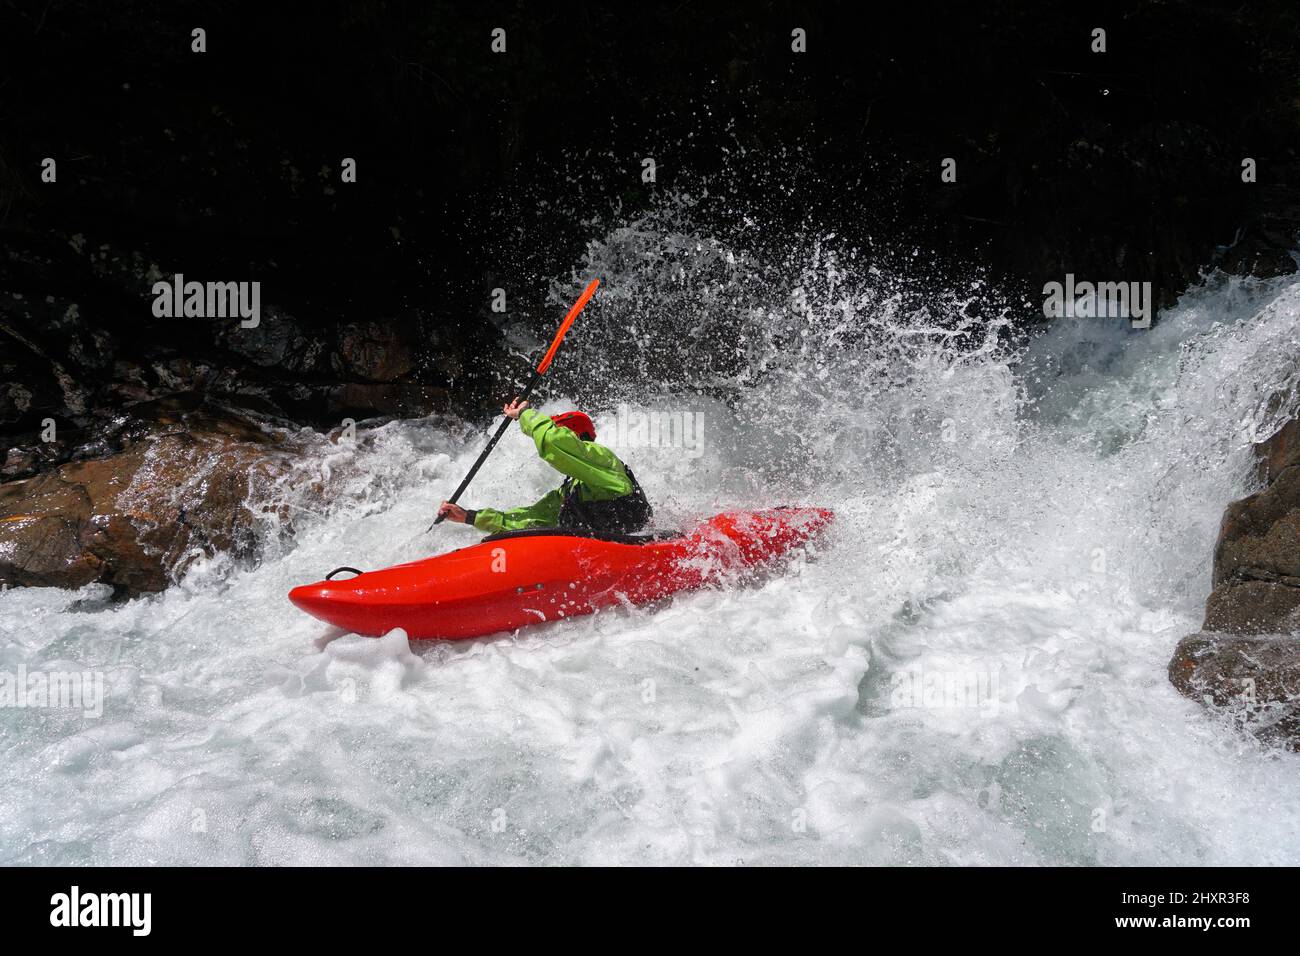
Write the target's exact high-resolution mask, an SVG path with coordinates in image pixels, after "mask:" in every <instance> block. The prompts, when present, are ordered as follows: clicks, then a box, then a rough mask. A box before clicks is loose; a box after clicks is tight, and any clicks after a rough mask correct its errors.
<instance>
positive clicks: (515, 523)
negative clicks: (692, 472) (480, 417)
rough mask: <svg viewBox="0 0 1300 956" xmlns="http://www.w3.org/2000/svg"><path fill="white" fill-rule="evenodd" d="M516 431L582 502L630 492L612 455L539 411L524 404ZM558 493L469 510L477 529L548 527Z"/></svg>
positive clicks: (557, 514) (553, 517)
mask: <svg viewBox="0 0 1300 956" xmlns="http://www.w3.org/2000/svg"><path fill="white" fill-rule="evenodd" d="M519 430H520V431H522V432H523V433H524V434H525V435H527V436H528V437H529V438H531V439H532V440H533V443H534V444H535V445H536V446H537V454H538V455H539V456H540V457H541V459H542V461H544V462H546V463H547V464H548V465H550V466H551V467H552V468H554V469H555V470H556V471H558V472H560V474H562V475H567V476H568V477H570V478H573V479H576V480H577V482H578V497H579V498H580V499H581V500H583V501H608V500H609V499H610V498H620V497H622V496H623V495H626V494H629V493H630V492H631V491H632V482H631V480H630V479H629V478H628V476H627V469H626V468H624V467H623V463H622V462H621V461H619V460H618V456H617V455H615V454H614V453H613V452H612V451H610V450H609V449H608V448H606V447H605V446H604V445H597V444H596V443H595V442H594V441H583V440H582V439H581V438H579V437H578V436H577V435H575V434H574V433H573V432H572V431H571V430H570V429H568V428H562V427H560V426H559V425H557V424H555V422H553V421H551V420H550V418H549V417H547V416H546V415H543V414H542V413H541V412H539V411H537V410H535V409H532V408H525V409H524V411H523V414H522V415H520V416H519ZM563 503H564V492H563V491H562V490H561V489H559V488H556V489H555V490H554V491H552V492H549V493H547V494H546V495H545V496H544V497H543V498H542V500H541V501H539V502H537V503H536V504H532V505H528V506H527V507H525V508H511V509H510V510H509V511H497V510H495V509H493V508H480V509H479V510H478V511H475V512H472V514H473V519H472V520H473V522H474V527H475V528H477V529H478V530H479V531H487V532H489V533H495V532H497V531H520V530H522V529H524V528H549V527H554V526H555V524H556V523H557V522H558V521H559V520H560V505H562V504H563Z"/></svg>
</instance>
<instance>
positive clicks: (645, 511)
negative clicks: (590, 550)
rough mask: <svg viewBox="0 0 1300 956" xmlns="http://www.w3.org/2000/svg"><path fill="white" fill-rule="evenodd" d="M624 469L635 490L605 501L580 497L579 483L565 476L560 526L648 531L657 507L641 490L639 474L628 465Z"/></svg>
mask: <svg viewBox="0 0 1300 956" xmlns="http://www.w3.org/2000/svg"><path fill="white" fill-rule="evenodd" d="M623 469H624V470H625V471H626V472H627V478H628V481H630V482H632V490H631V491H629V492H628V493H627V494H625V495H620V496H619V497H617V498H610V499H608V500H606V501H583V500H582V499H581V498H579V497H578V489H579V487H580V485H579V483H578V481H577V479H575V478H566V479H564V484H562V485H560V491H561V492H563V493H564V503H563V504H561V505H560V517H559V519H558V520H557V522H556V523H557V524H558V525H559V526H560V527H561V528H583V529H585V530H587V531H604V532H613V533H615V534H636V533H637V532H638V531H643V530H645V527H646V525H648V524H649V523H650V519H651V518H652V517H654V510H653V509H652V508H651V507H650V502H649V500H647V498H646V496H645V492H644V491H642V490H641V485H640V483H639V482H638V481H637V480H636V475H634V474H632V469H631V468H628V467H627V465H624V466H623Z"/></svg>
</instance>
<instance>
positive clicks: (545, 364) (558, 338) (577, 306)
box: [537, 279, 600, 375]
mask: <svg viewBox="0 0 1300 956" xmlns="http://www.w3.org/2000/svg"><path fill="white" fill-rule="evenodd" d="M598 285H600V280H599V279H592V280H591V282H590V283H589V284H588V285H587V288H585V289H583V290H582V295H580V296H579V297H578V301H577V302H575V303H573V308H571V309H570V310H569V314H568V315H566V316H565V317H564V321H563V322H561V323H560V331H558V332H556V333H555V341H554V342H552V343H551V347H550V348H549V349H547V350H546V355H545V357H543V359H542V361H541V364H540V365H538V366H537V374H538V375H541V374H542V373H543V372H545V371H546V370H547V368H549V367H550V364H551V359H553V358H555V353H556V352H558V351H559V350H560V343H561V342H563V341H564V334H565V333H566V332H568V331H569V326H571V325H572V324H573V320H574V319H576V318H577V317H578V313H579V312H581V311H582V310H583V308H584V307H585V306H586V304H587V303H588V302H590V301H591V297H592V296H593V295H595V294H596V286H598Z"/></svg>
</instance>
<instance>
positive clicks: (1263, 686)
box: [1169, 632, 1300, 749]
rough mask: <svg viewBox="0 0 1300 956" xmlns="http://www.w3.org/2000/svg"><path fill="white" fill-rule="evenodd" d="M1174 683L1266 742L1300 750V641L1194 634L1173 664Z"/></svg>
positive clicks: (1171, 676) (1181, 646)
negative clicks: (1221, 711)
mask: <svg viewBox="0 0 1300 956" xmlns="http://www.w3.org/2000/svg"><path fill="white" fill-rule="evenodd" d="M1169 681H1170V683H1172V684H1173V685H1174V687H1175V688H1177V689H1178V691H1179V693H1181V694H1183V695H1185V696H1187V697H1190V698H1191V699H1192V700H1197V701H1200V702H1201V703H1204V704H1206V705H1207V706H1214V707H1216V708H1221V709H1222V710H1223V711H1224V713H1225V714H1226V715H1228V716H1230V717H1231V718H1232V719H1233V720H1235V721H1236V722H1238V723H1239V724H1240V725H1241V726H1242V727H1243V729H1247V730H1250V731H1251V732H1253V733H1254V734H1255V735H1256V736H1258V737H1259V738H1260V739H1261V740H1263V741H1265V742H1267V743H1279V744H1283V745H1285V746H1287V747H1290V748H1291V749H1300V640H1294V639H1290V638H1286V637H1236V636H1232V635H1225V634H1214V633H1205V632H1202V633H1199V634H1189V635H1188V636H1187V637H1184V638H1183V639H1182V640H1181V641H1179V643H1178V647H1177V648H1176V649H1175V651H1174V657H1173V660H1171V661H1170V662H1169Z"/></svg>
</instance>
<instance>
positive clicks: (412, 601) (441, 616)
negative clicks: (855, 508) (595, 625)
mask: <svg viewBox="0 0 1300 956" xmlns="http://www.w3.org/2000/svg"><path fill="white" fill-rule="evenodd" d="M833 518H834V512H831V511H828V510H826V509H824V508H772V509H769V510H766V511H730V512H727V513H725V514H720V515H718V516H716V517H714V518H710V519H709V520H708V521H705V522H704V523H703V524H701V525H699V526H698V527H696V528H695V529H694V530H692V531H690V532H689V533H686V534H663V533H653V534H646V535H617V534H614V535H605V534H594V533H590V532H583V531H577V530H572V529H565V528H540V529H533V530H529V531H506V532H502V533H501V534H494V535H490V536H488V537H487V538H484V539H483V540H482V541H481V542H480V543H478V544H475V545H471V546H470V547H467V548H461V549H459V550H457V551H452V552H450V553H448V554H442V555H438V556H437V557H434V558H425V559H424V560H423V561H412V562H410V563H409V564H398V565H395V566H394V567H391V568H384V569H383V570H381V571H370V572H367V573H365V574H359V575H357V576H356V577H352V578H348V579H346V580H338V581H331V580H328V579H327V580H325V581H318V582H317V583H315V584H305V585H303V586H302V587H297V588H294V589H293V590H292V591H290V592H289V600H291V601H293V603H294V604H296V605H297V606H298V607H300V608H301V609H302V610H304V611H306V612H307V613H308V614H310V615H312V616H313V617H317V618H320V619H321V620H322V621H328V622H329V623H330V624H335V625H338V626H339V627H343V628H346V629H347V630H349V631H352V632H353V633H356V634H369V635H372V636H379V635H382V634H387V633H388V632H389V631H391V630H392V629H393V628H395V627H400V628H402V629H403V630H405V631H406V634H407V636H408V637H412V638H449V639H456V638H466V637H482V636H484V635H486V634H496V633H497V632H499V631H513V630H515V629H516V628H520V627H523V626H525V625H528V624H538V623H541V622H543V621H556V620H560V619H562V618H566V617H577V616H579V615H582V614H592V613H594V612H595V611H597V610H599V609H600V608H602V607H610V606H613V605H616V604H634V605H642V604H649V603H651V602H654V601H658V600H660V599H661V598H665V597H667V596H668V595H670V594H674V593H676V592H677V591H687V590H692V589H696V588H702V587H708V586H710V585H720V584H726V583H729V582H733V581H739V580H743V578H744V575H745V572H747V571H753V570H755V569H758V568H763V567H767V566H770V565H772V564H774V563H776V562H777V561H778V560H779V559H780V558H781V557H782V556H783V555H786V554H788V553H789V552H790V551H791V550H792V549H794V548H798V547H800V546H801V545H803V544H805V543H806V542H808V541H811V540H812V539H814V538H815V537H817V536H818V535H819V534H820V533H821V532H822V531H823V530H825V528H826V527H827V525H829V524H830V522H831V520H832V519H833Z"/></svg>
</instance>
